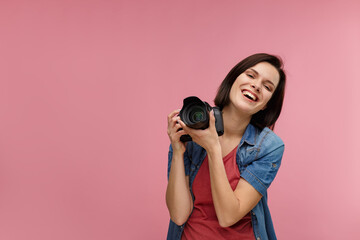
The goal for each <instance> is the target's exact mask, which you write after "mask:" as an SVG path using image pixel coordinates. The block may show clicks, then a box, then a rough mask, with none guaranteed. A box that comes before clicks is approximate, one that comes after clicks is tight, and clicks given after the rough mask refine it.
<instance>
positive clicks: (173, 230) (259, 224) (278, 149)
mask: <svg viewBox="0 0 360 240" xmlns="http://www.w3.org/2000/svg"><path fill="white" fill-rule="evenodd" d="M283 152H284V143H283V141H282V140H281V139H280V138H279V137H278V136H277V135H276V134H275V133H274V132H272V131H271V130H270V129H269V128H267V127H266V128H264V129H262V130H260V129H259V128H256V127H255V126H253V125H252V124H249V125H248V126H247V128H246V130H245V133H244V135H243V137H242V139H241V141H240V144H239V145H238V147H237V150H236V163H237V165H238V167H239V171H240V175H241V177H242V178H244V179H245V180H246V181H247V182H248V183H250V184H251V185H252V186H253V187H254V188H255V189H256V190H257V191H258V192H259V193H260V194H261V195H262V198H261V200H260V201H259V202H258V204H257V205H256V206H255V207H254V208H253V209H252V210H251V220H252V226H253V230H254V234H255V238H256V240H276V235H275V230H274V226H273V223H272V220H271V215H270V211H269V208H268V205H267V189H268V187H269V186H270V184H271V182H272V181H273V180H274V178H275V175H276V173H277V171H278V170H279V167H280V164H281V159H282V155H283ZM172 153H173V151H172V147H171V145H170V149H169V156H168V157H169V159H168V177H169V173H170V166H171V160H172ZM205 157H206V151H205V149H203V148H202V147H201V146H199V145H198V144H196V143H195V142H188V144H187V146H186V151H185V153H184V164H185V174H186V175H189V176H190V177H189V178H190V182H189V183H190V192H191V195H192V198H193V201H194V199H195V198H194V194H193V192H192V183H193V182H194V179H195V176H196V174H197V172H198V170H199V168H200V166H201V164H202V162H203V160H204V159H205ZM190 216H191V215H190ZM185 224H186V223H185ZM185 224H184V225H182V226H178V225H176V224H175V223H174V222H173V221H171V220H170V224H169V230H168V235H167V239H168V240H178V239H181V235H182V232H183V230H184V226H185Z"/></svg>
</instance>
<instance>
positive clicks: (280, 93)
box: [214, 53, 286, 129]
mask: <svg viewBox="0 0 360 240" xmlns="http://www.w3.org/2000/svg"><path fill="white" fill-rule="evenodd" d="M260 62H268V63H270V64H271V65H272V66H274V67H275V68H276V70H277V71H278V73H279V75H280V80H279V84H278V86H277V87H276V89H275V92H274V93H273V95H272V97H271V99H270V100H269V102H268V103H267V107H266V108H265V109H264V110H261V111H259V112H257V113H255V114H254V115H253V116H252V118H251V121H250V123H251V124H253V125H255V126H257V127H259V128H261V129H263V128H264V127H269V128H271V129H274V126H275V122H276V120H277V119H278V117H279V115H280V112H281V109H282V105H283V101H284V95H285V82H286V75H285V73H284V70H283V62H282V60H281V58H280V57H277V56H274V55H270V54H267V53H257V54H254V55H251V56H249V57H247V58H245V59H244V60H242V61H241V62H239V63H238V64H236V65H235V67H233V68H232V69H231V70H230V72H229V73H228V74H227V76H226V77H225V79H224V80H223V81H222V83H221V85H220V86H219V89H218V91H217V94H216V97H215V100H214V102H215V105H216V106H218V107H219V108H220V109H223V108H224V107H225V106H227V105H228V104H229V103H230V90H231V87H232V85H233V83H234V82H235V80H236V78H237V77H238V76H239V75H240V74H241V73H243V72H245V71H246V70H247V69H249V68H250V67H253V66H255V65H256V64H258V63H260Z"/></svg>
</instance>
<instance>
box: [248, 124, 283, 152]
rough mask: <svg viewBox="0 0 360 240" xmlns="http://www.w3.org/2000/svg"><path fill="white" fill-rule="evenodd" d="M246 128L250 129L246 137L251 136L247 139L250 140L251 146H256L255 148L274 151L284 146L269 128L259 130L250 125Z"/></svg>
mask: <svg viewBox="0 0 360 240" xmlns="http://www.w3.org/2000/svg"><path fill="white" fill-rule="evenodd" d="M248 128H250V129H249V132H250V134H248V135H251V136H248V137H250V138H252V140H253V144H254V145H256V147H258V148H267V149H269V148H270V149H274V148H279V147H283V146H284V142H283V140H282V139H281V138H280V137H279V136H278V135H277V134H276V133H274V132H273V131H272V130H271V129H270V128H268V127H265V128H263V129H260V128H258V127H255V126H254V125H251V124H249V127H248ZM247 130H248V129H247Z"/></svg>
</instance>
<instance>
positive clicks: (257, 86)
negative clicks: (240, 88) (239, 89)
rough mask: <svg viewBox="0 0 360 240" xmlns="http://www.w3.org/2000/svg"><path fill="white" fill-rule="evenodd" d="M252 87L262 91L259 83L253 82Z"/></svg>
mask: <svg viewBox="0 0 360 240" xmlns="http://www.w3.org/2000/svg"><path fill="white" fill-rule="evenodd" d="M251 87H252V88H253V89H255V91H257V92H260V86H259V85H258V84H255V83H252V84H251Z"/></svg>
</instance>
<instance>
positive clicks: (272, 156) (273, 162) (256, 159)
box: [241, 130, 284, 196]
mask: <svg viewBox="0 0 360 240" xmlns="http://www.w3.org/2000/svg"><path fill="white" fill-rule="evenodd" d="M261 135H263V136H261ZM255 145H256V146H254V149H255V150H253V152H254V153H253V154H249V155H248V157H249V158H251V159H247V160H246V162H247V163H248V164H247V165H246V167H245V168H244V170H243V171H242V173H241V177H242V178H244V179H245V180H246V181H247V182H249V183H250V184H251V185H252V186H253V187H254V188H255V189H256V190H257V191H258V192H259V193H260V194H261V195H262V196H264V195H266V191H267V189H268V188H269V186H270V184H271V183H272V181H273V180H274V178H275V176H276V174H277V172H278V170H279V167H280V164H281V159H282V156H283V153H284V143H283V141H282V140H281V139H280V138H279V137H278V136H277V135H275V134H274V133H273V132H272V131H271V130H268V131H266V132H265V133H264V134H260V137H259V139H258V143H256V144H255Z"/></svg>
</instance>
